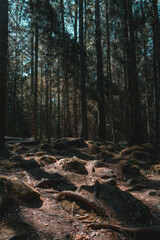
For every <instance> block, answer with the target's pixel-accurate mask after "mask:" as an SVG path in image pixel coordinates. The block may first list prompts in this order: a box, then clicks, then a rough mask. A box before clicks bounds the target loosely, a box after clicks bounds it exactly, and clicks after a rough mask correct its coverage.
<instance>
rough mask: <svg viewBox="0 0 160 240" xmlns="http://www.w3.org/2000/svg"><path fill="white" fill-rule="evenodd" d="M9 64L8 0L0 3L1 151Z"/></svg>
mask: <svg viewBox="0 0 160 240" xmlns="http://www.w3.org/2000/svg"><path fill="white" fill-rule="evenodd" d="M7 66H8V1H7V0H3V1H1V3H0V151H1V150H4V148H5V146H4V136H5V126H6V117H5V116H6V92H7V76H8V74H7V70H8V68H7Z"/></svg>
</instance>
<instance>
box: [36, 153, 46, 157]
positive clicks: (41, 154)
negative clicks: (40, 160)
mask: <svg viewBox="0 0 160 240" xmlns="http://www.w3.org/2000/svg"><path fill="white" fill-rule="evenodd" d="M45 154H46V153H45V152H37V153H36V156H37V157H42V156H44V155H45Z"/></svg>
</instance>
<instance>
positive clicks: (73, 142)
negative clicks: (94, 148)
mask: <svg viewBox="0 0 160 240" xmlns="http://www.w3.org/2000/svg"><path fill="white" fill-rule="evenodd" d="M64 141H65V143H66V144H67V145H69V146H73V147H76V148H85V147H88V145H87V144H86V142H85V141H84V140H83V139H82V138H65V139H64Z"/></svg>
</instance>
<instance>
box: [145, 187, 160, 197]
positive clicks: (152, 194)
mask: <svg viewBox="0 0 160 240" xmlns="http://www.w3.org/2000/svg"><path fill="white" fill-rule="evenodd" d="M146 195H147V196H154V197H159V196H160V193H159V192H158V191H157V190H155V189H150V190H148V191H147V192H146Z"/></svg>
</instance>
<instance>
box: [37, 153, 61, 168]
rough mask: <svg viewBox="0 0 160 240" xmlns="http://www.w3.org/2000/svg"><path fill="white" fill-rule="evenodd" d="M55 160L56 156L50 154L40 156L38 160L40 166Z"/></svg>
mask: <svg viewBox="0 0 160 240" xmlns="http://www.w3.org/2000/svg"><path fill="white" fill-rule="evenodd" d="M56 161H57V160H56V158H55V157H53V156H50V155H44V156H42V157H40V158H39V160H38V162H39V163H40V165H41V166H45V165H49V164H52V163H55V162H56Z"/></svg>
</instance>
